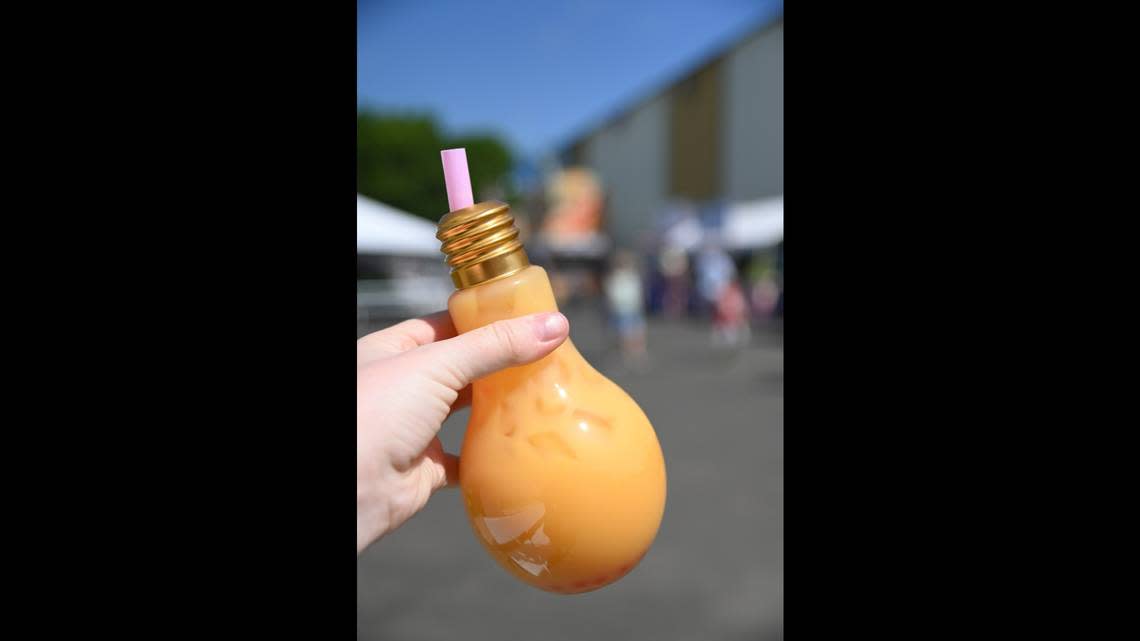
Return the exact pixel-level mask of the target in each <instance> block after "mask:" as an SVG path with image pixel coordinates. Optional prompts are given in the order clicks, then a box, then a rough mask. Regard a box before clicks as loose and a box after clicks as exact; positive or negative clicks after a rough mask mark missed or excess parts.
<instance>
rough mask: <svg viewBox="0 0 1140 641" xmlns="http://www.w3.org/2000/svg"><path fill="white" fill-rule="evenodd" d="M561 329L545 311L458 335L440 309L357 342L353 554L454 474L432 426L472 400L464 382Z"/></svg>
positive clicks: (557, 317)
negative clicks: (354, 537) (354, 529)
mask: <svg viewBox="0 0 1140 641" xmlns="http://www.w3.org/2000/svg"><path fill="white" fill-rule="evenodd" d="M569 330H570V326H569V323H568V322H567V320H566V317H565V316H563V315H562V314H559V313H558V312H545V313H541V314H533V315H530V316H523V317H521V318H515V319H511V320H505V321H498V322H495V323H492V324H490V325H487V326H484V327H480V328H479V329H476V330H472V331H470V332H467V333H466V334H462V335H459V336H456V332H455V327H454V326H453V325H452V324H451V317H450V316H449V315H448V313H447V312H446V311H445V312H439V313H436V314H432V315H431V316H427V317H424V318H416V319H412V320H408V321H404V322H402V323H399V324H398V325H394V326H392V327H389V328H388V329H384V330H381V331H379V332H374V333H372V334H369V335H368V336H365V337H364V338H361V339H360V340H358V341H357V342H356V551H357V554H359V553H360V552H363V551H364V549H365V548H366V547H368V546H369V545H370V544H371V543H372V542H374V541H376V540H378V539H380V538H381V537H382V536H384V535H385V534H387V533H388V532H391V531H392V530H394V529H396V528H397V527H399V526H400V525H401V524H403V523H404V521H406V520H408V518H409V517H411V516H412V515H413V514H415V513H416V512H418V511H420V509H422V508H423V506H424V505H425V504H426V503H427V500H428V498H429V497H430V496H431V494H432V493H433V492H435V491H436V490H438V489H440V488H443V487H444V486H446V485H453V484H455V483H457V482H458V479H459V459H458V457H456V456H455V455H454V454H448V453H445V452H444V451H443V445H442V444H441V443H440V441H439V437H438V436H436V434H437V433H438V432H439V428H440V426H441V425H442V424H443V421H444V419H446V418H447V417H448V416H450V415H451V413H452V412H454V411H455V410H457V409H461V408H463V407H465V406H467V405H468V404H470V403H471V387H470V385H471V382H472V381H474V380H475V379H477V378H481V377H483V376H486V375H488V374H492V373H494V372H497V371H499V370H501V369H505V368H508V367H513V366H516V365H524V364H526V363H530V362H533V361H536V360H538V359H540V358H542V357H543V356H546V355H547V354H549V353H550V352H552V351H554V349H555V348H556V347H558V346H559V345H561V344H562V341H564V340H566V336H567V335H568V334H569Z"/></svg>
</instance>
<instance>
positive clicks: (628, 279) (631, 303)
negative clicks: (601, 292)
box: [603, 250, 646, 368]
mask: <svg viewBox="0 0 1140 641" xmlns="http://www.w3.org/2000/svg"><path fill="white" fill-rule="evenodd" d="M603 287H604V289H605V293H606V299H607V300H608V302H609V307H610V314H611V318H612V320H613V324H614V329H616V330H617V333H618V340H619V342H620V345H621V354H622V360H623V361H624V363H625V365H626V367H631V368H639V367H641V366H642V365H644V363H645V352H646V345H645V343H646V340H645V295H644V293H643V289H642V284H641V274H640V273H639V272H638V269H637V261H636V259H635V258H634V256H633V254H632V253H630V252H628V251H624V250H623V251H619V252H618V253H617V254H616V255H615V256H614V261H613V266H612V268H611V270H610V273H609V274H608V275H607V276H606V279H605V283H604V285H603Z"/></svg>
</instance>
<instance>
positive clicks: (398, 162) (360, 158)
mask: <svg viewBox="0 0 1140 641" xmlns="http://www.w3.org/2000/svg"><path fill="white" fill-rule="evenodd" d="M454 147H465V148H466V149H467V165H468V168H469V170H470V172H471V185H472V187H473V188H474V189H475V192H476V193H475V198H476V199H479V194H480V192H481V191H485V190H488V189H491V188H494V187H499V188H501V189H502V190H503V191H504V193H510V191H511V190H510V185H508V184H506V183H507V178H508V173H509V171H510V168H511V164H512V158H511V152H510V149H508V147H507V146H506V145H505V144H503V143H502V142H501V141H500V140H499V139H498V138H496V137H495V136H491V135H478V136H466V137H458V138H453V137H448V136H446V135H444V134H443V133H442V132H440V130H439V127H438V126H437V125H436V124H435V121H434V120H433V119H432V118H431V117H429V116H421V115H397V114H378V113H373V112H369V111H361V112H359V113H358V114H357V118H356V189H357V191H359V192H360V193H361V194H363V195H365V196H368V197H369V198H374V199H376V200H378V201H380V202H383V203H385V204H388V205H391V206H393V207H397V208H399V209H403V210H404V211H407V212H409V213H412V214H415V215H417V216H422V217H424V218H427V219H428V220H431V221H433V222H434V221H437V220H439V218H440V216H442V215H443V214H445V213H447V191H446V189H445V188H444V183H443V166H442V165H441V164H440V157H439V152H440V150H442V149H450V148H454Z"/></svg>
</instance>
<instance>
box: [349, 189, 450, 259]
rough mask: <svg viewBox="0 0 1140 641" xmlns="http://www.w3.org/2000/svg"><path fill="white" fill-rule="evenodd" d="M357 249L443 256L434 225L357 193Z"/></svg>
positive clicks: (371, 252)
mask: <svg viewBox="0 0 1140 641" xmlns="http://www.w3.org/2000/svg"><path fill="white" fill-rule="evenodd" d="M356 252H357V253H358V254H379V255H395V256H431V257H436V258H441V259H442V255H441V254H440V253H439V240H437V239H436V237H435V225H433V224H431V223H430V222H428V221H426V220H424V219H422V218H418V217H416V216H413V215H412V214H409V213H407V212H404V211H400V210H399V209H395V208H394V207H389V206H388V205H385V204H383V203H378V202H376V201H375V200H371V199H369V198H365V197H364V196H361V195H360V194H357V195H356Z"/></svg>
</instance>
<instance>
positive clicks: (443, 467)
mask: <svg viewBox="0 0 1140 641" xmlns="http://www.w3.org/2000/svg"><path fill="white" fill-rule="evenodd" d="M424 459H425V460H424V463H425V464H426V465H427V466H428V467H427V474H428V477H429V482H430V483H431V491H432V492H435V491H436V490H440V489H443V488H445V487H455V486H456V485H459V457H458V456H456V455H454V454H449V453H447V452H444V451H443V445H441V444H440V442H439V439H438V438H437V439H435V440H434V441H433V442H432V444H431V446H429V447H428V449H427V450H425V451H424Z"/></svg>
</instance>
